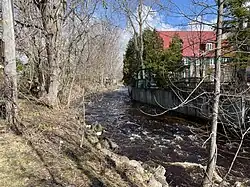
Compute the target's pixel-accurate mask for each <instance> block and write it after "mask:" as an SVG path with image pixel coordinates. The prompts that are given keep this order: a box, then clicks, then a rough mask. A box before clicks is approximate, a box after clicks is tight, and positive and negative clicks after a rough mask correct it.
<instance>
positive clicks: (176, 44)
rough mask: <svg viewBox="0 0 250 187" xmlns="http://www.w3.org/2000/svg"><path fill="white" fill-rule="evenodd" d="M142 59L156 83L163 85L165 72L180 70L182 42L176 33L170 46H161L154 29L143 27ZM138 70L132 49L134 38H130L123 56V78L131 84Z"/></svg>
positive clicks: (165, 80)
mask: <svg viewBox="0 0 250 187" xmlns="http://www.w3.org/2000/svg"><path fill="white" fill-rule="evenodd" d="M143 42H144V52H143V61H144V66H145V68H146V69H148V70H149V71H151V72H152V73H154V74H155V75H156V81H157V85H158V86H159V87H165V86H166V83H167V74H168V73H169V72H176V71H178V70H180V62H181V59H182V55H181V52H182V51H181V50H182V42H181V39H180V38H179V36H178V35H176V36H174V37H173V39H172V42H171V44H170V47H169V48H168V49H166V50H164V48H163V40H162V38H161V37H160V36H159V34H158V33H157V31H156V30H150V29H145V30H144V32H143ZM139 70H140V64H139V60H138V55H136V51H135V50H134V38H132V39H130V41H129V43H128V46H127V50H126V53H125V56H124V67H123V80H124V83H125V84H127V85H128V84H131V83H132V82H133V80H134V79H136V75H137V73H138V71H139Z"/></svg>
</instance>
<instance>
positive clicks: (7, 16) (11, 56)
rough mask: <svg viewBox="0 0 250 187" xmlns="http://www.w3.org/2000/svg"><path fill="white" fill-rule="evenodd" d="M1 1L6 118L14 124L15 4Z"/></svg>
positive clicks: (9, 1)
mask: <svg viewBox="0 0 250 187" xmlns="http://www.w3.org/2000/svg"><path fill="white" fill-rule="evenodd" d="M1 3H2V19H3V22H2V23H3V42H4V74H5V99H6V119H7V121H8V122H9V123H11V124H14V123H15V122H16V117H17V73H16V55H15V33H14V23H13V4H12V1H11V0H3V1H2V2H1Z"/></svg>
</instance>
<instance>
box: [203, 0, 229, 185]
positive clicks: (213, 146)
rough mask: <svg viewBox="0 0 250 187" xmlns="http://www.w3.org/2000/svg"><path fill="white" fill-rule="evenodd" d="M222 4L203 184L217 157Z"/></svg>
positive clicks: (209, 182)
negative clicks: (206, 162)
mask: <svg viewBox="0 0 250 187" xmlns="http://www.w3.org/2000/svg"><path fill="white" fill-rule="evenodd" d="M223 5H224V0H219V1H218V15H217V39H216V40H217V41H216V62H215V78H214V86H215V88H214V103H213V118H212V129H211V134H210V136H211V140H210V150H209V160H208V164H207V169H206V175H205V178H204V181H203V186H204V187H208V186H211V185H212V178H213V173H214V170H215V166H216V158H217V126H218V115H219V102H220V94H221V91H220V88H221V54H222V24H223Z"/></svg>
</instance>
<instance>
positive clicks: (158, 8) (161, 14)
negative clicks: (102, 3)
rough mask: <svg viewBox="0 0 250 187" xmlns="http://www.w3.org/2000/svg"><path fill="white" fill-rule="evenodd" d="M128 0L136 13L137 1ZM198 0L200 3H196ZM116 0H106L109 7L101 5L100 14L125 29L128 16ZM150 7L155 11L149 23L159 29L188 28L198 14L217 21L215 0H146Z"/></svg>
mask: <svg viewBox="0 0 250 187" xmlns="http://www.w3.org/2000/svg"><path fill="white" fill-rule="evenodd" d="M127 1H128V2H129V6H131V10H132V11H133V12H134V13H136V7H137V4H136V2H137V1H135V0H127ZM196 1H198V2H199V4H197V3H196V4H195V2H196ZM116 2H117V1H116V0H106V4H107V9H105V8H103V7H100V9H99V11H98V14H99V16H101V17H106V18H107V19H109V20H111V21H112V22H113V23H114V25H117V26H118V27H120V28H122V29H124V28H126V27H127V23H128V20H127V19H126V16H124V15H122V14H121V13H120V10H119V7H118V5H117V3H116ZM152 2H154V3H152ZM155 2H159V3H158V4H157V3H155ZM159 4H160V5H159ZM212 5H213V6H212ZM148 7H150V8H151V9H152V10H153V11H154V13H153V15H152V16H149V20H147V24H148V25H150V26H151V27H155V28H156V29H157V30H180V29H181V30H187V29H188V23H190V22H191V20H192V19H196V18H197V16H198V15H200V16H198V20H201V21H203V22H207V23H209V22H215V18H216V15H215V14H216V9H215V8H216V7H215V0H144V8H145V9H147V8H148ZM99 16H98V17H99ZM185 16H186V17H185ZM206 29H208V27H206Z"/></svg>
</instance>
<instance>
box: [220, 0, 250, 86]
mask: <svg viewBox="0 0 250 187" xmlns="http://www.w3.org/2000/svg"><path fill="white" fill-rule="evenodd" d="M248 3H249V0H228V1H227V3H226V6H225V12H226V15H225V17H226V20H225V21H224V26H225V29H224V32H226V33H228V35H229V44H230V46H232V49H233V65H234V66H235V67H236V70H237V78H238V82H239V83H245V81H246V71H245V69H246V67H247V66H249V65H250V54H249V51H250V39H249V38H250V11H249V4H248Z"/></svg>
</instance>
